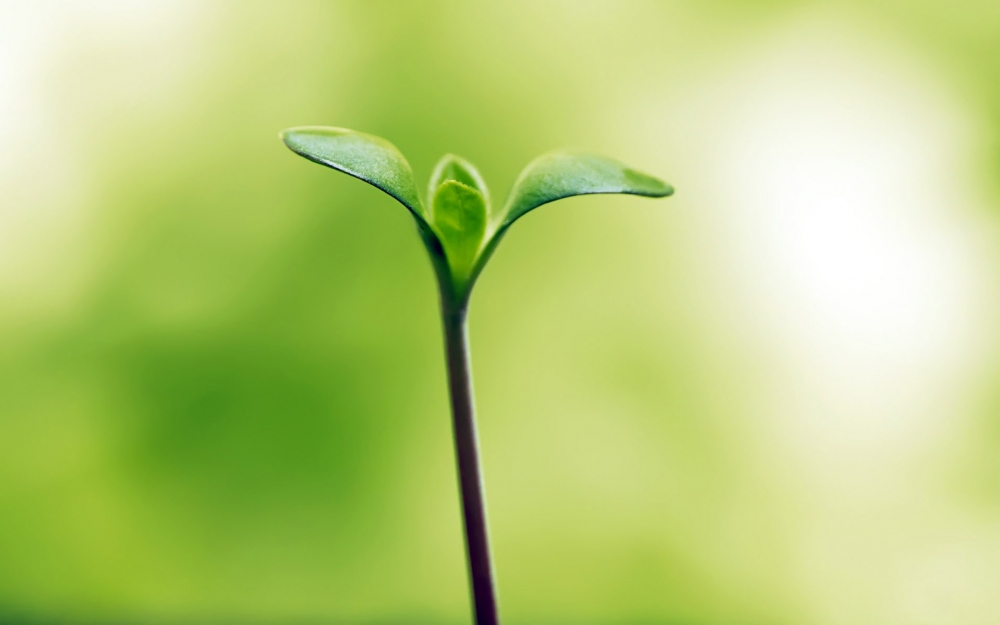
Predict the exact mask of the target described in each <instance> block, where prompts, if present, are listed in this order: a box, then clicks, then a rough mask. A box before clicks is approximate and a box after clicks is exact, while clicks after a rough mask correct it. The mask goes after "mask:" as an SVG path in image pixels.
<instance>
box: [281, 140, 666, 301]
mask: <svg viewBox="0 0 1000 625" xmlns="http://www.w3.org/2000/svg"><path fill="white" fill-rule="evenodd" d="M281 138H282V140H283V141H284V142H285V144H286V145H287V146H288V147H289V148H291V149H292V150H293V151H294V152H296V153H297V154H299V155H301V156H304V157H305V158H307V159H309V160H311V161H314V162H316V163H320V164H321V165H326V166H327V167H332V168H333V169H336V170H338V171H342V172H344V173H347V174H350V175H352V176H354V177H356V178H360V179H361V180H364V181H365V182H368V183H370V184H372V185H374V186H375V187H378V188H379V189H381V190H383V191H385V192H386V193H388V194H389V195H391V196H392V197H394V198H396V199H397V200H399V201H400V202H402V203H403V205H404V206H406V207H407V208H409V209H410V211H411V212H412V213H413V215H414V217H416V219H417V224H418V227H419V228H420V231H421V235H422V238H423V240H424V243H425V244H426V245H427V250H428V252H429V253H430V255H431V259H432V261H433V263H434V267H435V269H436V270H437V272H438V279H439V281H440V283H441V291H442V295H443V296H445V298H446V301H447V302H450V303H457V304H458V305H462V304H464V302H465V301H467V299H468V296H469V293H470V292H471V290H472V286H473V284H475V281H476V278H477V277H478V275H479V273H480V272H481V271H482V269H483V266H484V265H485V263H486V261H487V260H489V257H490V255H491V254H492V253H493V250H494V249H495V248H496V245H497V244H498V243H499V242H500V239H501V238H502V237H503V234H504V232H505V231H506V230H507V228H508V227H510V225H511V224H512V223H514V221H516V220H517V219H518V218H519V217H521V216H522V215H524V214H525V213H527V212H528V211H530V210H532V209H535V208H537V207H539V206H541V205H542V204H547V203H549V202H554V201H556V200H561V199H563V198H568V197H572V196H574V195H591V194H595V193H626V194H630V195H641V196H646V197H666V196H668V195H671V194H672V193H673V192H674V190H673V187H671V186H670V185H668V184H666V183H665V182H663V181H662V180H659V179H657V178H654V177H652V176H650V175H648V174H644V173H642V172H639V171H636V170H634V169H632V168H630V167H628V166H627V165H625V164H623V163H620V162H618V161H616V160H614V159H610V158H607V157H603V156H593V155H589V154H577V153H571V152H553V153H550V154H545V155H542V156H540V157H538V158H536V159H535V160H534V161H532V162H531V163H530V164H529V165H528V166H527V167H526V168H525V169H524V171H523V172H521V175H520V176H519V177H518V179H517V182H515V184H514V188H513V189H512V190H511V193H510V196H509V197H508V199H507V202H506V204H505V205H504V207H503V209H502V210H501V211H499V213H497V214H495V215H494V214H492V211H491V208H490V194H489V190H488V189H487V187H486V183H485V182H484V181H483V178H482V176H481V175H480V174H479V172H478V171H477V170H476V168H475V167H474V166H473V165H472V164H471V163H469V162H468V161H466V160H465V159H463V158H461V157H458V156H455V155H453V154H447V155H445V156H444V157H442V158H441V160H440V161H439V162H438V164H437V166H436V167H435V168H434V173H433V174H432V175H431V180H430V187H429V189H428V199H429V204H430V206H429V209H428V208H427V207H425V206H424V204H423V203H422V202H421V201H420V198H419V196H418V195H417V187H416V184H415V183H414V181H413V170H412V169H411V168H410V164H409V163H408V162H407V161H406V158H405V157H404V156H403V155H402V153H401V152H400V151H399V150H398V149H397V148H396V146H394V145H393V144H391V143H389V142H388V141H386V140H385V139H382V138H380V137H376V136H373V135H368V134H365V133H361V132H356V131H353V130H347V129H345V128H331V127H323V126H302V127H297V128H289V129H287V130H285V131H283V132H282V133H281Z"/></svg>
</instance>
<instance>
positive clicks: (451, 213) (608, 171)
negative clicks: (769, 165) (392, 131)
mask: <svg viewBox="0 0 1000 625" xmlns="http://www.w3.org/2000/svg"><path fill="white" fill-rule="evenodd" d="M281 139H282V140H283V141H284V142H285V145H287V146H288V147H289V148H290V149H291V150H292V151H294V152H295V153H297V154H299V155H301V156H304V157H305V158H307V159H309V160H311V161H314V162H316V163H319V164H320V165H326V166H327V167H331V168H333V169H336V170H338V171H342V172H344V173H346V174H350V175H351V176H354V177H355V178H359V179H361V180H364V181H365V182H367V183H369V184H371V185H373V186H375V187H377V188H379V189H381V190H382V191H385V192H386V193H388V194H389V195H391V196H392V197H394V198H395V199H396V200H398V201H399V202H400V203H401V204H403V206H405V207H406V208H407V209H408V210H409V211H410V213H411V214H412V215H413V218H414V219H415V220H416V222H417V231H418V232H419V233H420V237H421V239H423V241H424V245H425V246H426V247H427V252H428V253H429V254H430V257H431V264H432V265H433V266H434V271H435V273H436V274H437V279H438V287H439V290H440V295H441V317H442V321H443V324H444V338H445V354H446V360H447V367H448V384H449V387H450V392H451V410H452V423H453V427H454V434H455V452H456V456H457V460H458V477H459V485H460V489H461V495H462V512H463V516H464V519H465V541H466V542H465V544H466V552H467V554H468V563H469V577H470V585H471V590H472V599H473V606H474V609H475V617H476V624H477V625H498V623H499V615H498V611H497V601H496V589H495V584H494V581H493V568H492V564H491V560H490V548H489V537H488V534H487V523H486V502H485V496H484V487H483V478H482V473H481V470H480V464H479V449H478V442H477V437H476V422H475V412H474V405H473V394H472V369H471V363H470V361H469V347H468V334H467V329H466V328H467V325H466V317H467V312H468V307H469V296H470V295H471V293H472V287H473V286H474V285H475V283H476V279H477V278H478V277H479V274H480V273H482V271H483V267H484V266H485V265H486V262H487V261H488V260H489V259H490V256H492V254H493V251H494V250H496V247H497V245H498V244H499V243H500V240H501V239H502V238H503V235H504V234H505V233H506V232H507V229H508V228H510V226H511V224H513V223H514V222H515V221H517V220H518V218H520V217H521V216H523V215H524V214H525V213H527V212H528V211H531V210H532V209H534V208H537V207H539V206H541V205H542V204H547V203H549V202H554V201H556V200H561V199H563V198H567V197H572V196H574V195H590V194H595V193H627V194H631V195H642V196H646V197H666V196H668V195H670V194H672V193H673V191H674V190H673V188H672V187H671V186H670V185H668V184H666V183H664V182H662V181H661V180H658V179H656V178H653V177H652V176H648V175H646V174H643V173H640V172H638V171H636V170H634V169H631V168H629V167H627V166H625V165H624V164H622V163H620V162H618V161H616V160H614V159H610V158H605V157H603V156H592V155H588V154H579V153H575V152H553V153H550V154H545V155H543V156H540V157H538V158H536V159H535V160H534V161H532V162H531V163H530V164H529V165H528V166H527V167H526V168H525V169H524V171H522V172H521V175H520V176H519V177H518V179H517V181H516V182H515V183H514V188H513V189H512V190H511V192H510V195H509V196H508V198H507V202H506V203H505V204H504V205H503V207H502V208H500V209H499V210H496V209H494V208H493V205H492V203H491V202H490V193H489V190H488V189H487V188H486V183H485V182H483V178H482V176H480V175H479V172H478V171H476V168H475V167H473V166H472V164H471V163H469V162H468V161H466V160H465V159H462V158H459V157H458V156H454V155H451V154H448V155H446V156H444V157H443V158H442V159H441V160H440V161H439V162H438V164H437V167H435V168H434V173H433V174H432V175H431V180H430V186H429V188H428V190H427V202H426V204H425V203H424V202H423V201H422V200H421V198H420V194H419V193H418V191H417V185H416V182H415V181H414V179H413V171H412V170H411V169H410V164H409V163H408V162H407V161H406V158H404V157H403V155H402V153H400V151H399V150H398V149H397V148H396V146H394V145H393V144H391V143H389V142H388V141H386V140H385V139H382V138H380V137H375V136H373V135H368V134H364V133H360V132H355V131H353V130H347V129H345V128H330V127H322V126H304V127H298V128H289V129H288V130H285V131H283V132H282V133H281Z"/></svg>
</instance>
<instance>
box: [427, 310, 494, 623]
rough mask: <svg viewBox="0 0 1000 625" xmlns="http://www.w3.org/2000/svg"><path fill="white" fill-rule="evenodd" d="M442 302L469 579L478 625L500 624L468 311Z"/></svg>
mask: <svg viewBox="0 0 1000 625" xmlns="http://www.w3.org/2000/svg"><path fill="white" fill-rule="evenodd" d="M442 299H443V301H442V307H441V311H442V317H443V320H444V337H445V352H446V354H447V360H448V384H449V387H450V390H451V414H452V423H453V426H454V432H455V454H456V456H457V458H458V480H459V484H460V486H461V491H462V514H463V516H464V518H465V547H466V551H467V553H468V556H469V580H470V584H471V586H472V599H473V604H474V607H475V612H476V625H499V623H500V618H499V615H498V613H497V600H496V588H495V585H494V582H493V566H492V564H491V561H490V543H489V534H488V532H487V527H486V501H485V497H484V493H483V477H482V473H481V470H480V467H479V443H478V441H477V438H476V415H475V408H474V405H473V399H472V367H471V363H470V362H469V339H468V333H467V331H466V322H465V319H466V311H467V308H468V307H467V305H466V304H465V303H463V304H461V305H458V306H454V307H453V306H450V305H449V304H448V303H447V301H448V300H447V299H444V298H442Z"/></svg>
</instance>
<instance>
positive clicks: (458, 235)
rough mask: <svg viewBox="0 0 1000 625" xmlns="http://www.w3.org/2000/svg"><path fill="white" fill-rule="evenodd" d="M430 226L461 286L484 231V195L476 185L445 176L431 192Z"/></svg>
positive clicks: (472, 263) (480, 244) (457, 286)
mask: <svg viewBox="0 0 1000 625" xmlns="http://www.w3.org/2000/svg"><path fill="white" fill-rule="evenodd" d="M433 207H434V208H433V214H434V228H435V230H436V231H437V233H438V236H439V237H440V239H441V243H442V245H443V247H444V251H445V255H446V256H447V259H448V266H449V268H450V269H451V275H452V278H453V280H454V282H455V284H454V285H453V286H455V287H456V288H462V286H464V285H465V283H466V282H467V281H468V279H469V277H470V275H471V273H472V270H473V267H474V266H475V263H476V259H477V258H478V256H479V250H480V248H481V247H482V244H483V237H484V236H485V234H486V221H487V210H486V199H485V198H484V197H483V194H482V193H480V192H479V191H478V190H477V189H474V188H473V187H470V186H469V185H466V184H463V183H462V182H459V181H457V180H445V181H444V182H442V183H441V184H440V185H439V186H438V188H437V191H436V192H435V193H434V201H433Z"/></svg>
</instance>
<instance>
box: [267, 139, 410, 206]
mask: <svg viewBox="0 0 1000 625" xmlns="http://www.w3.org/2000/svg"><path fill="white" fill-rule="evenodd" d="M281 140H282V141H284V142H285V145H287V146H288V147H289V148H290V149H291V150H292V151H293V152H295V153H296V154H299V155H301V156H304V157H306V158H307V159H309V160H311V161H313V162H316V163H319V164H321V165H326V166H327V167H332V168H333V169H336V170H338V171H342V172H344V173H345V174H350V175H351V176H354V177H355V178H359V179H361V180H364V181H365V182H367V183H369V184H371V185H372V186H374V187H376V188H378V189H381V190H382V191H385V192H386V193H388V194H389V195H391V196H392V197H394V198H396V199H397V200H399V201H400V202H401V203H402V204H403V205H404V206H406V208H408V209H410V212H412V213H413V214H414V216H416V217H417V219H418V220H419V221H420V222H421V223H424V224H426V223H427V218H426V216H425V214H424V209H423V205H422V204H421V203H420V195H419V194H418V193H417V185H416V183H415V182H414V180H413V170H412V169H411V168H410V164H409V163H408V162H407V161H406V158H405V157H404V156H403V154H402V153H401V152H400V151H399V150H398V149H397V148H396V146H394V145H393V144H391V143H389V142H388V141H386V140H385V139H383V138H381V137H376V136H374V135H369V134H365V133H363V132H356V131H354V130H348V129H347V128H334V127H329V126H299V127H296V128H288V129H287V130H283V131H282V132H281Z"/></svg>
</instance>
